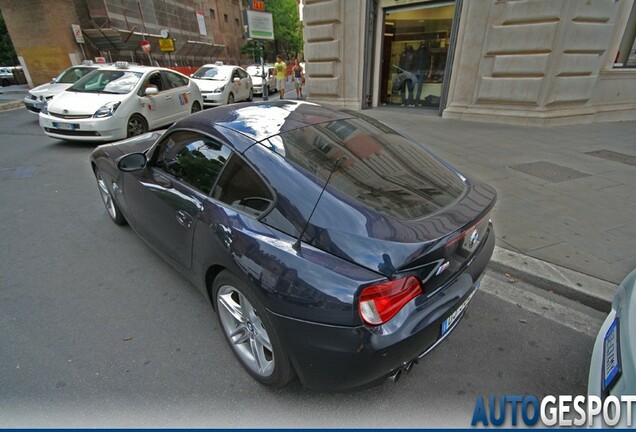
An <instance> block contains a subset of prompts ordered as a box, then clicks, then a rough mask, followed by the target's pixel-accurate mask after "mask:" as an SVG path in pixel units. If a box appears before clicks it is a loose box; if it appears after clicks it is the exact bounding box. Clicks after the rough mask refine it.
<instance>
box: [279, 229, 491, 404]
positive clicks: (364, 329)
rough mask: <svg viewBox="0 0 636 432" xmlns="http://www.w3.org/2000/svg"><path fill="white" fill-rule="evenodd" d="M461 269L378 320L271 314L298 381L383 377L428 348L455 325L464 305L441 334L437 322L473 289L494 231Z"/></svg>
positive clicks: (333, 383)
mask: <svg viewBox="0 0 636 432" xmlns="http://www.w3.org/2000/svg"><path fill="white" fill-rule="evenodd" d="M489 234H490V235H489V236H488V238H487V241H486V242H484V244H483V245H482V247H481V250H480V251H479V252H478V253H477V254H476V255H475V256H474V257H473V259H472V262H471V263H470V265H468V266H467V267H466V268H465V270H464V271H463V272H462V273H461V274H460V275H459V276H458V277H457V278H455V279H454V280H453V281H451V282H449V283H448V285H447V286H446V287H444V288H443V289H440V290H439V291H438V292H437V293H436V294H435V295H434V296H432V297H431V298H428V299H427V298H425V296H419V297H417V298H416V299H414V300H412V301H411V302H410V303H408V304H407V305H406V306H405V307H404V308H403V309H402V310H401V311H400V312H399V313H398V314H397V315H396V316H395V317H394V318H392V319H391V320H390V321H389V322H387V323H386V324H384V325H382V326H378V327H368V326H364V325H361V326H358V327H342V326H330V325H326V324H319V323H314V322H308V321H302V320H297V319H294V318H289V317H285V316H281V315H276V314H272V319H273V320H274V324H275V326H276V328H277V329H278V331H279V332H280V334H281V336H282V339H283V341H284V342H285V345H286V346H287V348H288V350H289V353H290V357H291V359H292V363H293V364H294V367H295V369H296V372H297V374H298V376H299V378H300V380H301V381H302V383H303V384H304V385H305V386H307V387H309V388H313V389H318V390H330V391H334V390H344V389H349V388H355V387H360V386H363V385H365V384H368V383H371V382H373V381H376V380H378V379H381V378H384V377H386V376H388V375H389V374H391V373H392V372H393V371H395V370H397V369H399V368H402V367H403V366H404V365H406V364H408V363H409V362H411V361H413V360H415V359H417V358H418V357H420V356H421V355H423V354H425V353H427V352H428V351H429V349H431V348H433V347H434V346H435V345H436V344H437V343H438V342H439V341H441V340H442V339H444V338H445V337H446V336H448V334H450V332H451V331H452V330H453V329H454V328H455V326H456V325H457V323H458V322H459V320H460V319H461V317H462V316H463V313H464V312H463V311H460V313H459V317H458V318H457V319H456V320H454V322H453V323H452V324H451V326H450V328H449V330H447V331H446V332H445V333H444V334H443V335H442V323H443V322H444V321H445V320H446V319H447V318H448V317H449V316H450V315H452V314H453V313H454V312H455V311H456V310H458V308H460V305H462V304H464V302H466V301H467V300H469V298H470V297H471V295H472V294H473V293H474V291H475V290H476V289H477V286H478V282H479V280H480V278H481V275H482V273H483V271H484V270H485V268H486V265H487V264H488V261H489V260H490V257H491V256H492V252H493V250H494V245H495V235H494V232H493V231H492V227H491V229H490V233H489Z"/></svg>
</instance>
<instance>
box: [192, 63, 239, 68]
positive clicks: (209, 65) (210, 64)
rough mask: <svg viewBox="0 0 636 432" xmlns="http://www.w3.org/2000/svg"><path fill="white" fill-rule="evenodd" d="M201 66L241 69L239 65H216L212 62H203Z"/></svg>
mask: <svg viewBox="0 0 636 432" xmlns="http://www.w3.org/2000/svg"><path fill="white" fill-rule="evenodd" d="M201 67H202V68H204V67H215V68H219V69H234V68H241V69H243V68H242V67H240V66H236V65H226V64H224V65H217V64H214V63H208V64H204V65H203V66H201Z"/></svg>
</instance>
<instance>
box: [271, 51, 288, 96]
mask: <svg viewBox="0 0 636 432" xmlns="http://www.w3.org/2000/svg"><path fill="white" fill-rule="evenodd" d="M274 71H275V72H276V88H277V89H278V92H279V93H280V98H281V99H284V98H285V82H286V81H287V65H286V64H285V62H284V61H283V58H282V57H281V56H279V55H277V56H276V63H274Z"/></svg>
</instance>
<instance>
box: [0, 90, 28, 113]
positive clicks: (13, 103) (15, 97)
mask: <svg viewBox="0 0 636 432" xmlns="http://www.w3.org/2000/svg"><path fill="white" fill-rule="evenodd" d="M28 92H29V86H28V85H26V84H24V85H11V86H7V87H0V111H5V110H9V109H14V108H19V107H21V106H24V104H23V103H22V99H24V97H25V96H26V95H27V93H28Z"/></svg>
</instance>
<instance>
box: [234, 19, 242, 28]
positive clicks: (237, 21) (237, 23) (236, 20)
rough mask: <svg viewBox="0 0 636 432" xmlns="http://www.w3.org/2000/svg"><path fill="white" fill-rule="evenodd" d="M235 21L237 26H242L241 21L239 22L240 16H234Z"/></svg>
mask: <svg viewBox="0 0 636 432" xmlns="http://www.w3.org/2000/svg"><path fill="white" fill-rule="evenodd" d="M234 22H235V23H236V26H237V27H240V26H241V23H239V20H238V18H234Z"/></svg>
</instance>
